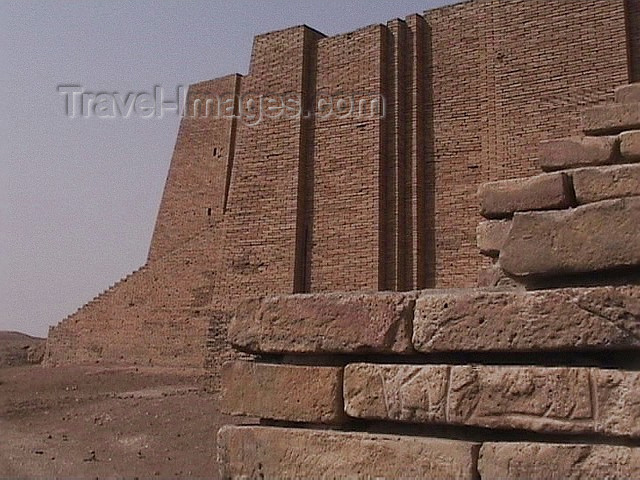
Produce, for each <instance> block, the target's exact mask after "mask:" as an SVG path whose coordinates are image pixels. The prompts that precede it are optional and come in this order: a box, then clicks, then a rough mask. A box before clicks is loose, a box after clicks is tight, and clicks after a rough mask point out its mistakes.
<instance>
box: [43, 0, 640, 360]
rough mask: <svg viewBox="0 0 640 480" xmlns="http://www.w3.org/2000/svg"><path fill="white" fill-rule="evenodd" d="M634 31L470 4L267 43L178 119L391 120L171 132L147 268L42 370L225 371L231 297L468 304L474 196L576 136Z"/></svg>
mask: <svg viewBox="0 0 640 480" xmlns="http://www.w3.org/2000/svg"><path fill="white" fill-rule="evenodd" d="M639 12H640V6H639V1H638V0H567V1H564V0H527V1H524V0H508V1H501V0H475V1H470V2H463V3H460V4H457V5H454V6H451V7H445V8H441V9H437V10H430V11H427V12H425V14H424V16H421V15H412V16H410V17H407V18H406V19H405V20H398V19H396V20H392V21H390V22H389V23H387V24H386V25H373V26H369V27H365V28H362V29H359V30H357V31H355V32H351V33H347V34H343V35H338V36H334V37H325V36H324V35H323V34H321V33H319V32H316V31H315V30H313V29H311V28H309V27H306V26H301V27H293V28H289V29H286V30H282V31H278V32H272V33H267V34H263V35H259V36H258V37H256V39H255V42H254V45H253V51H252V57H251V65H250V69H249V73H248V75H246V76H244V77H241V76H240V75H230V76H227V77H223V78H221V79H216V80H211V81H206V82H202V83H198V84H196V85H193V86H192V87H191V88H190V90H189V94H188V97H189V98H188V102H187V104H188V105H192V104H193V101H194V97H200V96H204V97H205V98H206V97H207V96H214V95H220V96H222V98H234V96H235V102H234V110H235V113H239V112H240V113H242V112H241V111H242V108H241V107H243V106H245V107H246V105H244V104H243V103H242V102H243V101H245V100H247V99H248V98H254V99H257V98H258V97H259V96H260V95H277V96H281V95H287V94H294V95H297V96H298V98H299V99H300V102H301V104H302V106H303V107H304V112H307V111H313V110H317V102H318V100H319V99H320V98H322V96H323V95H326V94H331V95H333V96H334V101H335V100H337V99H339V98H340V97H341V95H347V96H354V97H355V98H356V99H361V98H368V99H369V100H371V99H372V98H373V97H376V96H383V97H384V99H385V102H384V107H385V113H386V115H385V116H384V118H380V117H379V116H378V117H376V116H371V115H370V116H369V117H368V118H362V117H360V118H359V117H357V116H353V115H351V116H349V117H342V118H341V117H340V116H336V115H333V116H329V117H323V116H317V115H316V116H314V115H310V116H301V117H300V118H287V119H283V118H280V119H266V120H264V121H262V122H260V123H258V124H257V125H249V124H247V118H246V117H244V118H243V116H242V115H240V118H237V119H235V120H234V119H232V118H229V117H223V118H220V117H215V116H211V117H207V118H197V119H195V118H190V117H186V118H185V119H183V121H182V123H181V126H180V130H179V132H178V136H177V140H176V147H175V150H174V154H173V158H172V162H171V167H170V170H169V174H168V177H167V184H166V187H165V191H164V194H163V199H162V204H161V207H160V211H159V213H158V219H157V222H156V228H155V231H154V235H153V240H152V243H151V247H150V251H149V259H148V262H147V264H146V265H145V266H144V267H142V269H141V270H140V271H139V272H137V273H135V274H133V275H132V276H131V277H130V278H128V279H127V281H126V282H121V283H118V284H116V285H115V286H114V287H113V288H111V289H109V290H108V291H107V292H106V293H104V294H103V295H101V296H99V298H98V299H97V300H95V301H94V302H91V303H90V304H88V305H87V306H86V307H84V308H82V309H81V310H80V311H79V312H78V313H76V314H74V315H72V316H71V318H70V319H69V320H66V321H64V322H63V323H62V324H61V325H60V326H58V327H55V328H53V329H52V331H51V334H50V339H49V348H48V358H49V361H50V362H51V363H63V362H75V361H94V360H98V359H100V360H104V361H107V360H108V361H117V362H123V363H131V362H137V363H152V364H185V365H202V364H203V363H206V364H207V365H208V366H209V367H212V368H214V367H215V368H217V367H218V366H219V365H220V364H221V360H222V359H224V358H227V356H228V347H227V346H226V344H225V339H226V325H227V323H228V319H229V312H230V309H231V308H232V307H233V306H234V305H235V304H236V303H237V301H238V300H239V299H240V297H243V296H251V295H262V294H276V293H284V294H287V293H294V292H326V291H333V290H401V291H406V290H412V289H416V288H425V287H450V286H456V287H464V286H471V285H473V284H475V282H476V279H477V278H478V272H479V271H480V270H481V269H482V268H483V267H488V266H490V265H491V260H490V259H487V258H483V257H482V256H481V255H479V254H478V251H477V248H476V225H477V223H478V221H479V209H478V199H477V196H476V191H477V189H478V186H479V185H480V184H481V183H484V182H487V181H497V180H506V179H512V178H516V177H522V176H527V175H530V174H532V173H534V172H536V167H537V158H536V157H537V153H536V152H537V151H538V149H537V145H538V143H539V141H540V140H543V139H551V138H562V137H567V136H569V135H575V134H577V133H578V129H579V122H578V116H579V113H580V112H581V111H582V110H584V109H585V107H590V106H593V105H595V104H598V103H600V102H603V101H608V100H612V99H613V91H614V87H617V86H619V85H623V84H626V83H628V81H629V79H630V77H631V78H634V77H636V78H637V75H638V73H637V72H638V68H640V67H639V65H640V56H639V53H638V52H639V51H640V48H638V45H639V44H640V39H639V37H638V32H639V31H640V13H639ZM334 107H335V105H334ZM191 110H193V108H192V107H191ZM191 113H193V112H191ZM205 344H206V348H205ZM205 351H206V352H207V353H206V359H205Z"/></svg>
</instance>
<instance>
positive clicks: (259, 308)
mask: <svg viewBox="0 0 640 480" xmlns="http://www.w3.org/2000/svg"><path fill="white" fill-rule="evenodd" d="M613 98H615V103H614V102H611V103H608V104H603V105H600V106H597V107H591V108H588V109H586V110H584V112H583V113H582V116H581V131H582V133H583V135H580V136H570V137H563V138H559V139H555V140H547V141H544V142H542V144H541V145H540V149H539V154H538V157H539V167H540V168H541V169H542V170H544V171H545V172H546V173H542V174H540V175H536V176H533V177H526V178H521V179H510V180H502V181H498V182H489V183H487V184H484V185H482V186H481V187H480V189H479V192H478V198H479V201H480V211H481V213H482V215H483V216H484V217H485V218H487V220H485V221H483V222H482V223H481V224H480V226H479V227H478V238H477V240H478V246H479V249H480V251H481V252H482V253H483V254H484V255H487V256H489V257H492V258H497V260H496V265H495V268H498V269H502V270H503V272H504V274H505V275H506V276H508V277H509V280H510V281H511V283H506V284H503V286H502V287H490V288H458V289H448V290H445V289H431V290H423V291H415V292H406V293H392V292H378V293H329V294H304V295H289V296H286V295H285V296H268V297H261V298H247V299H245V300H244V301H242V302H241V303H239V305H238V306H237V308H236V310H235V314H234V315H233V317H232V319H231V323H230V326H229V330H228V334H229V341H230V343H231V344H232V345H233V346H234V348H236V349H238V350H239V351H242V352H247V353H251V354H254V355H257V357H256V358H255V359H253V360H252V361H248V360H239V361H232V362H228V363H226V364H225V365H224V366H223V368H222V386H221V397H220V402H221V407H222V410H223V411H224V412H225V413H228V414H231V415H237V416H247V417H258V418H259V419H260V422H259V423H257V424H255V425H244V426H226V427H223V428H222V429H221V430H220V431H219V432H218V440H217V441H218V445H217V446H218V458H219V461H220V468H221V476H222V478H310V477H313V478H363V479H364V478H443V479H444V478H451V479H454V478H455V479H459V478H467V479H482V478H486V479H493V478H500V479H518V478H528V479H563V478H610V479H628V478H637V477H638V476H640V446H639V445H640V401H639V399H640V370H639V367H640V355H639V352H640V230H639V229H638V224H639V223H640V169H639V168H638V167H639V166H640V163H638V162H640V83H635V84H630V85H626V86H623V87H621V88H618V89H617V90H616V91H615V94H614V95H613ZM532 278H535V279H536V280H537V283H536V284H535V287H534V289H532V290H531V289H529V288H530V287H531V283H529V281H530V280H531V279H532ZM569 284H576V285H578V286H573V287H570V286H567V285H569ZM558 285H562V286H561V287H559V288H558ZM528 289H529V290H528Z"/></svg>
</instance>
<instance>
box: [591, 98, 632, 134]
mask: <svg viewBox="0 0 640 480" xmlns="http://www.w3.org/2000/svg"><path fill="white" fill-rule="evenodd" d="M637 128H640V103H620V104H610V105H600V106H597V107H592V108H590V109H588V110H585V111H584V112H583V114H582V130H583V131H584V133H586V134H587V135H613V134H617V133H620V132H622V131H624V130H635V129H637Z"/></svg>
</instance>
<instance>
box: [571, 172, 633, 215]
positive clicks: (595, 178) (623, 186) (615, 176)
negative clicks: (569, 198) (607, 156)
mask: <svg viewBox="0 0 640 480" xmlns="http://www.w3.org/2000/svg"><path fill="white" fill-rule="evenodd" d="M567 173H568V174H569V175H571V178H572V179H573V188H574V191H575V193H576V200H577V202H578V204H580V205H584V204H586V203H593V202H599V201H601V200H608V199H612V198H621V197H633V196H640V163H638V164H632V165H614V166H609V167H593V168H580V169H578V170H570V171H569V172H567Z"/></svg>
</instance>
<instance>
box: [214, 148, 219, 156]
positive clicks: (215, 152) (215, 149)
mask: <svg viewBox="0 0 640 480" xmlns="http://www.w3.org/2000/svg"><path fill="white" fill-rule="evenodd" d="M213 156H214V157H217V156H218V147H213Z"/></svg>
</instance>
